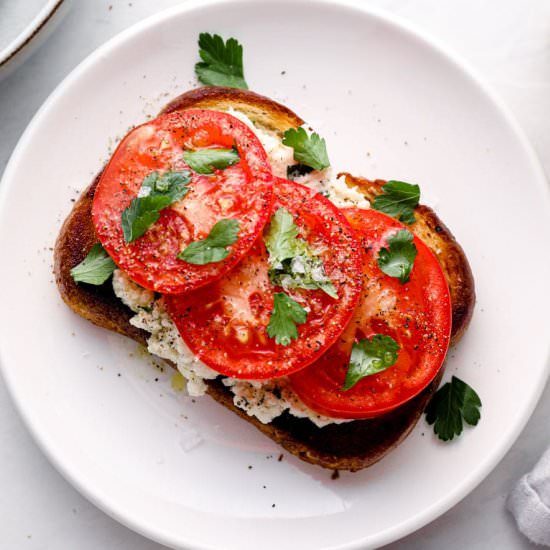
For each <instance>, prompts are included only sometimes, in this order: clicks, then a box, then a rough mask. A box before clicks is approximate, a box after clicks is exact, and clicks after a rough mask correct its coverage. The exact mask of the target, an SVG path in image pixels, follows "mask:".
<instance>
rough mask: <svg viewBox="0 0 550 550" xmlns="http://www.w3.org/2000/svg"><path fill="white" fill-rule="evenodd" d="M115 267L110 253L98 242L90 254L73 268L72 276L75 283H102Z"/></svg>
mask: <svg viewBox="0 0 550 550" xmlns="http://www.w3.org/2000/svg"><path fill="white" fill-rule="evenodd" d="M115 268H116V265H115V262H113V260H112V259H111V257H110V256H109V254H107V252H106V251H105V249H104V248H103V247H102V246H101V244H100V243H96V244H94V246H92V248H91V249H90V252H88V255H87V256H86V257H85V258H84V259H83V260H82V261H81V262H80V263H79V264H78V265H77V266H75V267H73V268H72V269H71V276H72V278H73V280H74V281H75V283H88V284H90V285H102V284H103V283H104V282H105V281H106V280H107V279H108V278H109V277H110V276H111V275H112V274H113V271H114V270H115Z"/></svg>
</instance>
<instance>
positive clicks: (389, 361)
mask: <svg viewBox="0 0 550 550" xmlns="http://www.w3.org/2000/svg"><path fill="white" fill-rule="evenodd" d="M399 349H400V348H399V344H398V343H397V342H396V341H395V340H394V339H393V338H391V337H390V336H386V335H384V334H375V335H374V336H373V337H372V338H370V339H369V338H363V339H362V340H359V342H356V343H354V344H353V347H352V349H351V357H350V361H349V367H348V372H347V373H346V380H345V381H344V386H343V388H342V389H343V390H349V389H350V388H353V386H355V384H357V382H359V380H362V379H363V378H365V377H366V376H371V375H372V374H376V373H378V372H382V371H383V370H386V369H387V368H388V367H391V366H392V365H394V364H395V362H396V361H397V355H398V352H399Z"/></svg>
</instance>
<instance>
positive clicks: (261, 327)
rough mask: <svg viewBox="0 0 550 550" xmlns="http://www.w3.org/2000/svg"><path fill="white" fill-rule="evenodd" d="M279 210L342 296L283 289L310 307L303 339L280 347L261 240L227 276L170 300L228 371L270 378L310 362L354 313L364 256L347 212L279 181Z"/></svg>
mask: <svg viewBox="0 0 550 550" xmlns="http://www.w3.org/2000/svg"><path fill="white" fill-rule="evenodd" d="M275 194H276V200H275V206H274V212H275V211H277V210H278V209H279V208H281V207H282V208H286V209H287V210H288V212H290V213H291V214H292V215H293V218H294V222H295V223H296V224H297V225H298V227H299V228H300V235H299V236H300V237H301V238H303V239H305V240H306V241H307V242H308V243H309V245H310V246H311V248H312V249H313V250H316V251H317V252H316V253H317V254H319V256H320V258H321V260H322V261H323V263H324V268H325V272H326V275H328V277H329V279H330V280H331V281H332V283H333V285H334V287H335V289H336V291H337V293H338V298H332V297H330V296H328V295H327V294H326V293H325V292H324V291H323V290H319V289H315V290H305V289H299V288H298V289H292V290H286V291H285V292H286V293H287V295H289V296H290V297H291V298H292V299H293V300H295V301H296V302H298V303H299V304H300V305H301V306H302V307H304V308H305V309H306V310H307V320H306V322H305V323H304V324H300V325H298V326H297V329H298V338H297V339H296V340H293V341H292V342H291V343H290V344H289V345H286V346H284V345H282V344H276V343H275V340H274V339H272V338H270V337H269V335H268V333H267V325H268V323H269V320H270V316H271V311H272V309H273V303H274V293H276V292H281V291H282V288H281V287H276V286H274V285H273V284H272V283H271V281H270V279H269V276H268V269H269V265H268V253H267V250H266V247H265V244H264V240H263V238H262V237H260V239H258V241H257V242H256V243H255V245H254V247H253V248H252V250H251V251H250V253H249V254H248V255H247V256H246V258H245V259H244V260H243V261H242V262H241V263H240V264H239V265H238V266H237V267H236V268H235V269H233V270H232V271H231V272H230V273H228V274H227V276H226V277H224V278H223V279H220V280H218V281H216V282H214V283H212V284H210V285H208V286H206V287H203V288H201V289H198V290H196V291H193V292H190V293H186V294H185V295H180V296H168V297H167V298H166V305H167V308H168V311H169V313H170V314H171V316H172V318H173V320H174V322H175V323H176V325H177V327H178V329H179V331H180V334H181V335H182V337H183V339H184V340H185V342H186V343H187V345H188V346H189V347H190V348H191V350H192V351H193V352H194V353H195V355H196V356H197V357H199V359H201V361H203V362H204V363H206V364H207V365H208V366H210V367H211V368H213V369H215V370H217V371H218V372H220V373H222V374H225V375H227V376H232V377H235V378H245V379H256V380H260V379H267V378H275V377H278V376H283V375H286V374H289V373H291V372H295V371H297V370H299V369H302V368H304V367H305V366H307V365H309V364H310V363H311V362H312V361H315V360H316V359H317V358H318V357H320V356H321V355H322V354H323V352H324V351H325V350H326V349H327V348H328V347H329V346H330V345H331V344H332V343H334V341H335V340H336V339H337V338H338V336H339V335H340V334H341V332H342V330H343V329H344V327H345V326H346V324H347V322H348V321H349V319H350V318H351V315H352V314H353V310H354V309H355V306H356V304H357V302H358V299H359V296H360V292H361V281H362V273H361V265H362V254H361V250H360V247H359V242H358V241H357V239H356V237H355V233H354V232H353V230H352V229H351V227H350V224H349V223H348V222H347V220H346V218H345V217H344V216H343V215H342V213H341V212H340V211H339V210H338V209H337V208H336V207H335V206H334V205H333V204H332V203H331V202H330V201H329V200H328V199H326V198H325V197H323V196H322V195H320V194H318V193H317V192H315V191H313V190H312V189H309V188H307V187H304V186H302V185H299V184H297V183H293V182H290V181H286V180H280V179H276V186H275Z"/></svg>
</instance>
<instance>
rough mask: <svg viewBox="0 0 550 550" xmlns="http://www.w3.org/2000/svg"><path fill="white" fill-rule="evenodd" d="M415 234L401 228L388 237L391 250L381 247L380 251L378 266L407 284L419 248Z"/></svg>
mask: <svg viewBox="0 0 550 550" xmlns="http://www.w3.org/2000/svg"><path fill="white" fill-rule="evenodd" d="M413 238H414V237H413V234H412V233H411V232H410V231H408V230H407V229H401V231H398V232H397V233H396V234H395V235H393V236H391V237H389V238H388V245H389V247H390V248H389V250H388V249H387V248H381V249H380V252H378V267H380V269H381V270H382V271H383V272H384V273H385V274H386V275H389V276H390V277H396V278H397V279H399V281H400V282H401V284H405V283H406V282H407V281H408V280H409V277H410V274H411V271H412V268H413V264H414V259H415V258H416V254H417V253H418V250H416V245H415V244H414V242H413Z"/></svg>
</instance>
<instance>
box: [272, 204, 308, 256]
mask: <svg viewBox="0 0 550 550" xmlns="http://www.w3.org/2000/svg"><path fill="white" fill-rule="evenodd" d="M298 231H299V229H298V226H297V225H296V224H295V223H294V218H293V217H292V214H291V213H290V212H289V211H288V210H287V209H286V208H279V209H278V210H277V211H276V212H275V214H273V216H271V220H270V222H269V225H268V227H267V231H266V232H265V234H264V243H265V246H266V247H267V251H268V252H269V261H270V263H271V264H272V265H276V264H279V263H281V262H283V261H284V260H287V259H291V258H293V257H294V256H298V255H300V254H303V253H304V252H305V248H306V246H307V243H306V242H305V241H304V240H303V239H298V238H297V237H298Z"/></svg>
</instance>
